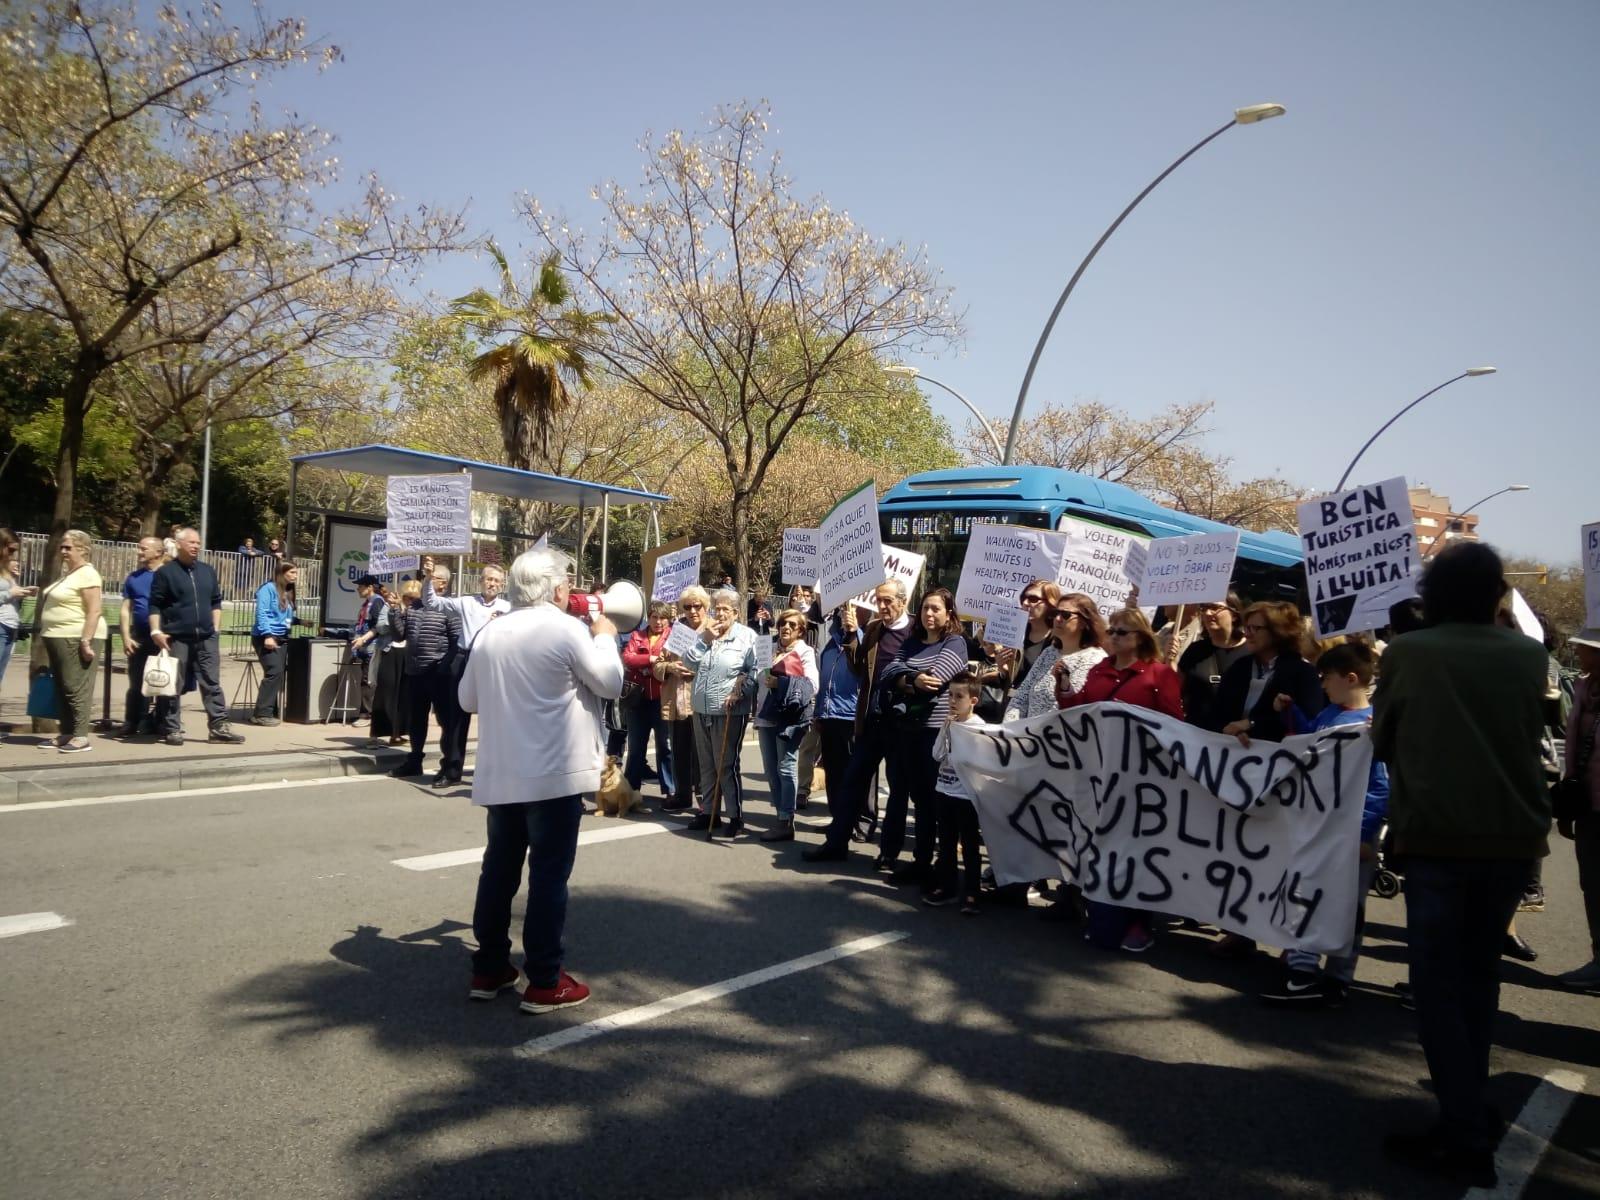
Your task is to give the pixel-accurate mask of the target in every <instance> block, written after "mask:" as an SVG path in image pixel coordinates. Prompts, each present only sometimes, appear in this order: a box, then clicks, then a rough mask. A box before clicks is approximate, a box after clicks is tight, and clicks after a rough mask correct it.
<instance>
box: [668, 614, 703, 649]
mask: <svg viewBox="0 0 1600 1200" xmlns="http://www.w3.org/2000/svg"><path fill="white" fill-rule="evenodd" d="M699 640H700V631H699V630H697V629H690V628H689V627H688V626H687V625H685V624H684V623H683V622H682V621H674V622H673V623H672V632H671V633H669V634H667V640H666V643H665V644H664V645H663V646H662V651H663V652H664V653H666V654H676V655H677V656H678V657H679V658H682V657H683V656H684V655H685V654H687V653H689V651H690V650H691V649H692V648H693V647H694V644H695V642H697V641H699Z"/></svg>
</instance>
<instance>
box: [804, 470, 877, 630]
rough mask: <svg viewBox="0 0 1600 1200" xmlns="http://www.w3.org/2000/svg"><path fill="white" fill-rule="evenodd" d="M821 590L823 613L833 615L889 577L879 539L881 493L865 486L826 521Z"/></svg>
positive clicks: (822, 538)
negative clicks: (849, 600)
mask: <svg viewBox="0 0 1600 1200" xmlns="http://www.w3.org/2000/svg"><path fill="white" fill-rule="evenodd" d="M817 532H818V538H819V541H820V544H821V546H820V555H821V557H820V559H819V565H820V571H819V573H818V576H817V581H818V589H819V591H820V592H821V593H822V595H821V598H820V599H821V603H822V611H823V612H832V611H833V610H834V609H835V608H838V607H839V605H841V604H843V603H844V602H845V601H846V600H848V599H850V597H851V596H854V595H855V594H856V593H857V592H859V591H861V590H862V589H863V588H873V587H876V586H877V585H878V584H880V583H882V582H883V581H884V580H885V579H887V578H888V575H887V573H886V571H885V568H884V565H883V543H882V542H881V541H880V540H879V537H878V492H877V488H876V486H875V485H874V484H872V483H870V482H869V483H864V484H862V485H861V486H860V487H859V488H857V489H856V490H855V491H853V492H851V493H850V494H849V495H848V496H846V497H845V498H844V499H843V500H841V501H839V503H837V504H835V505H834V506H833V510H832V511H831V512H829V513H828V515H827V516H825V517H823V518H822V525H821V526H820V527H819V528H818V531H817Z"/></svg>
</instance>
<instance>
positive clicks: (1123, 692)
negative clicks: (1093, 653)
mask: <svg viewBox="0 0 1600 1200" xmlns="http://www.w3.org/2000/svg"><path fill="white" fill-rule="evenodd" d="M1106 635H1107V638H1106V640H1107V642H1108V649H1109V651H1110V657H1109V658H1103V659H1101V660H1100V661H1099V662H1097V663H1095V665H1094V666H1092V667H1090V668H1089V678H1088V679H1086V680H1084V684H1083V687H1081V688H1080V689H1079V690H1078V691H1077V692H1075V693H1074V694H1073V695H1072V696H1071V697H1070V698H1069V699H1068V700H1067V702H1066V704H1064V705H1063V706H1062V707H1064V708H1075V707H1076V706H1078V705H1080V704H1094V703H1095V702H1096V701H1100V700H1118V701H1121V702H1122V703H1123V704H1135V705H1138V706H1139V707H1140V708H1151V709H1154V710H1155V711H1156V712H1159V713H1165V714H1166V715H1167V716H1169V717H1176V718H1177V719H1178V720H1180V721H1181V720H1183V680H1182V679H1181V678H1180V677H1179V675H1178V673H1177V672H1176V671H1174V670H1173V669H1172V668H1171V667H1169V666H1167V664H1166V663H1164V662H1160V661H1158V658H1159V655H1158V653H1157V650H1156V635H1155V631H1154V630H1153V629H1151V628H1150V622H1149V621H1147V620H1145V618H1144V614H1143V613H1141V612H1140V611H1139V610H1138V609H1136V608H1125V609H1123V610H1122V611H1121V612H1118V613H1112V614H1111V616H1110V617H1109V618H1108V619H1107V620H1106ZM1084 936H1085V937H1087V938H1088V939H1089V941H1091V942H1093V943H1095V944H1096V945H1098V946H1104V947H1105V948H1107V949H1111V948H1112V947H1115V946H1121V947H1122V948H1123V949H1124V950H1129V951H1132V952H1133V953H1135V954H1138V953H1141V952H1142V951H1145V950H1148V949H1150V947H1151V946H1152V945H1153V944H1154V943H1155V937H1154V935H1152V934H1151V932H1150V914H1149V913H1148V912H1147V911H1145V910H1144V909H1139V908H1123V907H1122V906H1120V905H1116V904H1106V903H1104V902H1103V901H1099V900H1091V901H1089V931H1088V933H1087V934H1085V935H1084Z"/></svg>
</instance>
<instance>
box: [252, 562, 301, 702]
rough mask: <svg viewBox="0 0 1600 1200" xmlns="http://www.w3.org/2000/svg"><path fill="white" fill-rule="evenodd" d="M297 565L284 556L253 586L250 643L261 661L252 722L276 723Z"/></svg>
mask: <svg viewBox="0 0 1600 1200" xmlns="http://www.w3.org/2000/svg"><path fill="white" fill-rule="evenodd" d="M299 577H300V571H299V568H298V567H296V566H295V565H294V563H292V562H290V561H288V560H287V559H284V560H282V561H281V562H279V563H278V569H277V571H276V572H275V573H274V574H273V576H272V578H271V579H269V580H268V581H267V582H266V583H263V584H262V585H261V586H260V587H259V588H257V589H256V619H255V623H254V624H253V625H251V627H250V644H251V645H252V646H254V647H255V651H256V658H257V659H258V660H260V662H261V690H260V691H258V692H257V693H256V707H255V712H254V713H253V714H252V715H251V717H250V724H252V725H276V724H277V723H278V692H279V690H280V689H281V688H282V686H283V669H284V666H285V665H286V664H287V662H288V659H289V631H290V630H291V629H293V628H294V585H295V580H297V579H298V578H299Z"/></svg>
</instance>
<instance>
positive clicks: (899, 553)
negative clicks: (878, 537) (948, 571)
mask: <svg viewBox="0 0 1600 1200" xmlns="http://www.w3.org/2000/svg"><path fill="white" fill-rule="evenodd" d="M926 561H927V555H925V554H918V553H917V552H916V551H915V550H901V549H899V548H898V547H896V546H885V547H884V548H883V580H882V582H884V583H887V582H888V581H889V580H891V579H898V580H899V581H900V582H901V583H902V584H904V585H905V589H906V601H907V602H908V603H909V602H910V600H911V598H912V597H913V596H915V595H916V594H917V580H919V579H921V578H922V564H923V563H925V562H926ZM877 589H878V585H877V584H874V585H873V586H872V587H869V588H868V589H867V590H866V591H864V592H862V593H861V594H860V595H856V596H851V597H850V603H851V604H854V605H855V606H856V607H857V608H865V609H869V610H871V611H872V612H877V610H878V606H877V605H876V604H874V603H873V601H872V593H873V592H875V591H877Z"/></svg>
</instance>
